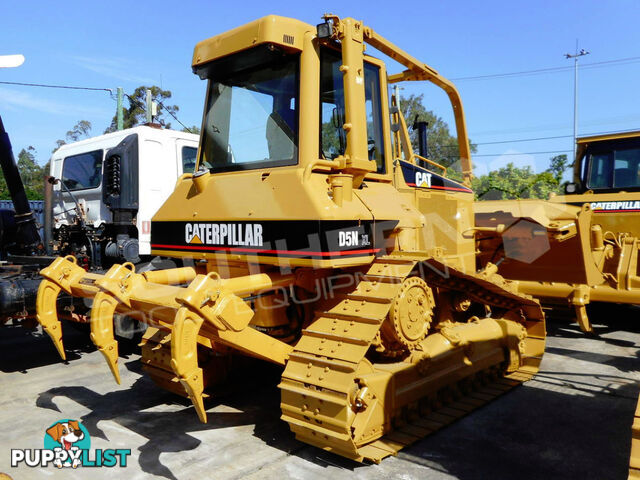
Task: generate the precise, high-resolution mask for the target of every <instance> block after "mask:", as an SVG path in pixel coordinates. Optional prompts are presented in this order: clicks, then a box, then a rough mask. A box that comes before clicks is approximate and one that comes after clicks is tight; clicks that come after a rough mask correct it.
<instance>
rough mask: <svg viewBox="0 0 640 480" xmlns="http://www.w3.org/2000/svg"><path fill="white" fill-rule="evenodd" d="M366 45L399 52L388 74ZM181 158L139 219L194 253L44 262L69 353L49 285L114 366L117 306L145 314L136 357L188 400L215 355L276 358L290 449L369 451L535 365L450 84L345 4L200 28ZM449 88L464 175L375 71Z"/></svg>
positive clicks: (536, 345)
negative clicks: (176, 174) (478, 209)
mask: <svg viewBox="0 0 640 480" xmlns="http://www.w3.org/2000/svg"><path fill="white" fill-rule="evenodd" d="M366 47H371V49H375V50H376V51H377V52H378V53H380V54H382V55H386V56H387V57H389V58H391V59H393V60H394V61H396V62H398V63H400V64H401V65H403V66H404V67H405V70H403V71H401V72H399V73H394V74H388V73H387V70H386V67H385V63H384V62H383V61H381V60H380V59H378V58H376V57H375V56H371V55H368V54H365V48H366ZM193 70H194V73H195V74H197V75H198V76H199V77H200V78H201V79H203V80H207V85H208V86H207V94H206V100H205V108H204V116H203V122H202V136H201V140H200V145H199V150H198V163H197V168H196V171H195V173H193V174H185V175H183V176H182V177H180V178H179V179H178V181H177V184H176V187H175V191H174V192H173V194H172V195H171V196H170V197H169V199H168V200H167V201H166V202H165V204H164V205H163V206H162V207H161V208H160V210H159V211H158V212H157V214H156V215H155V216H154V217H153V220H152V226H151V243H152V253H153V254H157V255H161V256H167V257H174V258H176V259H178V260H179V259H184V258H192V259H195V267H181V268H175V269H169V270H157V271H148V272H144V273H136V272H135V269H134V267H133V265H131V264H129V263H123V264H117V265H114V266H113V267H112V268H111V269H110V270H109V271H108V272H106V273H105V274H104V275H101V274H96V273H88V272H86V271H85V270H84V269H83V268H81V267H80V266H79V265H77V264H76V263H75V260H74V258H73V257H66V258H63V257H60V258H58V259H56V260H55V261H54V262H53V263H52V264H51V265H50V266H48V267H47V268H45V269H43V270H42V272H41V274H42V276H43V277H44V279H45V280H44V281H43V282H42V283H41V286H40V289H39V292H38V298H37V312H38V313H37V318H38V321H39V322H40V324H41V325H42V326H43V328H44V329H45V331H46V332H47V333H48V334H49V335H50V336H51V338H52V339H53V341H54V343H55V345H56V347H57V348H58V351H59V353H60V355H61V356H62V357H63V358H64V347H63V343H62V332H61V324H60V321H59V320H58V315H57V310H56V300H57V298H58V295H59V293H60V292H61V291H64V292H66V293H68V294H70V295H73V296H76V297H86V298H90V299H92V300H93V306H92V310H91V339H92V340H93V342H94V343H95V344H96V346H97V347H98V349H99V350H100V352H102V354H103V355H104V357H105V359H106V361H107V363H108V365H109V367H110V369H111V371H112V372H113V375H114V376H115V378H116V380H117V381H119V374H118V366H117V360H118V344H117V342H116V340H115V339H114V336H113V317H114V314H115V313H116V312H117V313H120V314H124V315H128V316H130V317H132V318H135V319H137V320H139V321H142V322H145V323H147V324H148V325H149V329H148V330H147V332H146V334H145V336H144V339H143V342H142V362H143V365H144V369H145V370H146V372H147V373H148V374H149V375H150V376H151V378H152V379H153V380H154V381H155V382H156V383H157V384H158V385H159V386H161V387H163V388H166V389H168V390H170V391H173V392H176V393H178V394H181V395H184V396H187V397H188V398H190V399H191V401H192V402H193V405H194V407H195V410H196V412H197V414H198V416H199V417H200V419H201V420H202V421H203V422H206V421H207V414H206V410H205V406H204V403H203V402H204V401H203V397H204V396H205V395H206V394H205V393H204V391H205V388H206V387H208V386H211V385H213V384H215V383H216V382H218V381H220V379H221V378H222V377H223V376H224V373H225V369H226V368H227V367H228V365H229V362H227V361H226V359H227V358H228V357H229V355H232V354H233V355H235V354H238V353H239V354H242V355H246V356H249V357H255V358H258V359H263V360H266V361H268V362H272V363H274V364H277V365H280V366H282V368H283V372H282V378H281V383H280V385H279V387H280V389H281V395H282V397H281V408H282V419H283V420H284V421H286V422H287V423H288V424H289V425H290V428H291V430H292V431H293V432H294V433H295V435H296V437H297V438H298V439H300V440H302V441H304V442H307V443H309V444H312V445H315V446H317V447H320V448H323V449H325V450H329V451H332V452H335V453H337V454H339V455H343V456H345V457H348V458H351V459H354V460H356V461H364V460H368V461H373V462H379V461H380V460H381V459H382V458H384V457H386V456H388V455H393V454H395V453H396V452H398V450H400V449H401V448H402V447H404V446H406V445H408V444H410V443H412V442H414V441H416V440H417V439H419V438H421V437H423V436H425V435H427V434H429V433H431V432H433V431H435V430H437V429H438V428H440V427H442V426H444V425H446V424H448V423H450V422H451V421H454V420H455V419H457V418H459V417H460V416H462V415H464V414H466V413H468V412H470V411H472V410H473V409H474V408H476V407H478V406H480V405H482V404H484V403H486V402H487V401H489V400H491V399H492V398H494V397H496V396H498V395H500V394H501V393H503V392H506V391H508V390H510V389H511V388H512V387H513V386H515V385H518V384H520V383H521V382H522V381H525V380H528V379H529V378H531V377H532V375H534V374H535V373H536V372H537V370H538V367H539V364H540V361H541V358H542V355H543V352H544V343H545V324H544V314H543V312H542V309H541V307H540V305H539V303H538V302H537V301H535V300H533V299H532V298H531V297H530V296H528V295H523V294H521V293H518V292H517V288H516V285H515V284H514V283H513V282H510V281H506V280H504V279H503V278H502V277H501V276H500V275H499V274H497V269H496V267H495V266H494V265H492V264H487V265H486V266H485V267H484V268H483V269H482V270H480V271H477V270H476V261H477V259H476V253H475V249H476V244H475V234H474V231H475V230H474V228H475V227H474V211H473V203H474V198H473V193H472V191H471V190H470V188H469V186H468V185H469V183H470V178H471V170H472V168H471V157H470V153H469V141H468V137H467V131H466V126H465V119H464V113H463V109H462V103H461V100H460V97H459V94H458V92H457V90H456V88H455V87H454V85H453V84H452V83H451V82H449V81H448V80H446V79H445V78H443V77H442V76H440V75H439V74H438V73H437V72H436V71H435V70H434V69H432V68H431V67H429V66H428V65H426V64H424V63H422V62H420V61H419V60H417V59H415V58H413V57H412V56H410V55H409V54H407V53H405V52H404V51H403V50H401V49H400V48H398V47H396V46H395V45H393V44H392V43H391V42H389V41H388V40H386V39H385V38H383V37H381V36H380V35H379V34H377V33H376V32H375V31H374V30H372V29H371V28H370V27H368V26H366V25H364V24H363V23H362V22H360V21H357V20H354V19H352V18H339V17H337V16H334V15H325V16H324V21H323V22H322V23H320V24H319V25H317V26H313V25H309V24H307V23H303V22H301V21H297V20H293V19H289V18H283V17H278V16H268V17H264V18H261V19H259V20H257V21H254V22H252V23H249V24H246V25H244V26H241V27H239V28H236V29H234V30H231V31H228V32H226V33H222V34H220V35H217V36H215V37H212V38H209V39H207V40H204V41H202V42H200V43H199V44H198V45H197V46H196V47H195V51H194V54H193ZM405 81H428V82H431V83H433V84H435V85H436V86H437V87H440V88H442V89H443V90H444V91H445V92H446V94H447V95H448V97H449V99H450V101H451V105H452V107H453V111H454V114H455V119H456V129H457V135H458V144H459V150H460V156H461V162H462V175H463V179H464V181H463V182H456V181H454V180H451V179H450V178H448V177H447V176H446V169H445V168H444V167H442V166H440V165H438V164H437V163H434V162H433V161H431V160H429V159H428V158H425V156H424V155H418V154H416V153H414V151H413V149H412V147H411V140H410V137H409V133H408V130H407V127H406V124H405V122H404V119H403V118H402V115H401V113H400V111H399V108H398V102H397V99H396V98H389V95H388V90H389V88H388V87H389V85H390V84H396V83H398V82H405Z"/></svg>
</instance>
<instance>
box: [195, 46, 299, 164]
mask: <svg viewBox="0 0 640 480" xmlns="http://www.w3.org/2000/svg"><path fill="white" fill-rule="evenodd" d="M299 58H300V56H299V55H291V54H283V53H282V52H279V51H278V50H277V49H276V48H274V47H271V48H269V47H268V46H261V47H255V48H252V49H250V50H247V51H244V52H240V53H237V54H234V55H230V56H228V57H223V58H221V59H219V60H215V61H213V62H211V63H209V64H206V65H204V66H203V67H199V68H198V69H196V73H198V74H199V75H200V77H201V78H206V79H208V80H209V84H208V92H207V106H206V111H205V120H204V126H203V132H202V135H203V136H202V149H201V158H200V163H199V164H200V165H201V166H204V167H205V168H208V169H209V170H210V171H212V172H219V171H231V170H247V169H255V168H267V167H278V166H284V165H295V164H296V163H297V162H298V103H299V102H298V84H299V82H298V78H299V73H298V72H299V63H300V62H299Z"/></svg>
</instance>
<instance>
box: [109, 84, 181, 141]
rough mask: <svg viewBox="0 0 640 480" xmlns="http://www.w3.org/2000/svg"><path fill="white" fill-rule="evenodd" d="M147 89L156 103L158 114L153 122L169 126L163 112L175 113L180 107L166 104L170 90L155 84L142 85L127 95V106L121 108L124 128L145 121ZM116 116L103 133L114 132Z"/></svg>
mask: <svg viewBox="0 0 640 480" xmlns="http://www.w3.org/2000/svg"><path fill="white" fill-rule="evenodd" d="M147 89H149V90H151V99H152V100H153V101H154V102H156V103H158V114H157V115H156V116H155V117H154V119H153V120H154V122H157V123H159V124H160V125H162V126H163V127H165V128H171V123H170V122H167V121H166V117H165V114H168V115H171V114H173V115H175V114H176V113H177V112H178V110H180V108H179V107H178V106H177V105H167V104H166V103H165V101H166V100H168V99H170V98H171V91H170V90H162V89H161V88H160V87H158V86H156V85H152V86H151V87H147V86H144V85H141V86H139V87H138V88H136V89H135V90H134V91H133V93H132V94H131V95H127V96H126V97H127V101H128V102H129V108H124V109H123V126H124V128H132V127H135V126H136V125H141V124H143V123H145V122H146V121H147V120H146V105H147V103H146V101H147V100H146V98H147ZM117 121H118V119H117V116H116V115H114V116H113V119H112V120H111V125H109V127H108V128H107V129H106V130H105V131H104V133H110V132H115V131H116V130H117V126H118V123H117Z"/></svg>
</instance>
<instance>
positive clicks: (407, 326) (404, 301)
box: [380, 277, 435, 351]
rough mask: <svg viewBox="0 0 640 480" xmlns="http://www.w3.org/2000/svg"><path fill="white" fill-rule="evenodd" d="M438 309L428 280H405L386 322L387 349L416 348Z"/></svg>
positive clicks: (383, 334) (416, 278) (384, 337)
mask: <svg viewBox="0 0 640 480" xmlns="http://www.w3.org/2000/svg"><path fill="white" fill-rule="evenodd" d="M434 308H435V300H434V297H433V292H432V291H431V288H429V286H428V285H427V284H426V282H425V281H424V280H423V279H421V278H420V277H409V278H407V279H405V280H404V281H403V282H402V287H401V288H400V291H399V292H398V294H397V295H396V297H395V298H394V300H393V303H392V305H391V310H390V311H389V315H388V317H387V318H386V320H385V321H384V323H383V324H382V329H381V332H380V333H381V337H382V343H383V345H384V346H385V350H387V351H398V350H403V351H411V350H413V349H414V348H415V347H416V345H418V344H419V343H420V342H421V341H422V340H423V339H424V338H425V337H426V336H427V333H428V332H429V328H430V327H431V322H432V320H433V310H434Z"/></svg>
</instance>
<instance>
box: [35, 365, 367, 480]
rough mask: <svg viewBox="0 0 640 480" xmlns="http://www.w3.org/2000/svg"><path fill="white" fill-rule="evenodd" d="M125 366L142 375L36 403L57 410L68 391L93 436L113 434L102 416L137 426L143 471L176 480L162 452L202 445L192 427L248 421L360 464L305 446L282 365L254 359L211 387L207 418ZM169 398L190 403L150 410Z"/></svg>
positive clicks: (329, 458) (270, 438)
mask: <svg viewBox="0 0 640 480" xmlns="http://www.w3.org/2000/svg"><path fill="white" fill-rule="evenodd" d="M125 366H126V368H127V369H129V370H130V371H133V372H135V373H140V374H142V375H143V376H141V377H139V378H138V379H136V381H135V382H134V384H133V385H132V386H131V388H128V389H125V390H117V391H112V392H109V393H106V394H99V393H96V392H94V391H93V390H91V389H89V388H86V387H82V386H68V387H56V388H52V389H49V390H47V391H45V392H41V393H40V394H39V396H38V399H37V401H36V406H37V407H39V408H47V409H51V410H55V411H58V407H57V406H56V404H55V402H54V400H55V398H56V397H67V398H70V399H73V400H74V401H76V402H78V403H79V404H81V405H83V406H84V407H86V408H88V409H90V410H91V413H89V414H87V415H85V416H83V417H81V418H80V419H79V420H81V421H82V423H83V425H84V426H85V427H86V428H87V429H88V430H89V433H90V434H91V436H92V437H99V438H103V439H106V440H109V439H108V438H107V435H106V433H105V432H104V431H103V430H102V429H100V427H98V422H100V421H103V420H111V421H114V422H116V423H118V424H119V425H121V426H123V427H125V428H127V429H129V430H130V431H132V432H135V433H136V434H138V435H140V436H142V437H144V438H146V439H147V441H146V443H145V444H144V445H143V446H142V447H140V448H139V453H140V456H139V465H140V468H141V469H142V471H144V472H145V473H147V474H152V475H157V476H159V477H164V478H168V479H172V480H174V479H177V477H176V476H175V475H174V473H173V472H172V471H171V469H170V468H169V467H167V466H166V465H164V464H162V463H161V462H160V455H161V454H162V453H167V452H184V451H188V450H193V449H195V448H197V447H198V446H199V445H200V444H201V441H200V440H199V439H197V438H195V437H194V436H192V435H191V433H194V432H199V431H205V430H210V429H217V428H229V427H234V426H243V425H255V427H254V435H255V436H256V437H257V438H259V439H261V440H262V441H264V442H265V443H266V444H267V445H269V446H271V447H274V448H277V449H279V450H281V451H283V452H284V453H286V454H287V455H289V454H292V455H297V454H302V456H303V457H304V458H306V459H307V460H309V461H312V462H315V463H317V464H318V465H322V466H328V465H334V466H335V465H338V466H341V467H343V468H351V469H353V468H354V467H355V466H357V465H359V464H357V463H355V462H351V461H349V460H346V459H343V458H341V457H338V456H337V455H333V454H330V453H327V452H323V451H321V450H317V449H313V450H314V452H313V454H308V455H307V454H304V453H303V452H302V450H304V449H311V447H308V446H307V445H306V444H303V443H301V442H298V441H297V440H295V438H294V436H293V434H292V433H291V432H290V431H289V427H288V426H287V424H286V423H285V422H282V421H281V420H280V391H279V390H278V387H277V385H278V383H279V380H280V374H281V369H280V368H278V367H276V366H273V365H269V364H265V363H264V362H260V361H255V363H251V364H247V366H246V367H243V368H246V371H243V372H242V373H237V374H236V375H234V378H232V379H230V380H229V381H228V382H226V383H224V384H223V385H220V386H219V387H216V388H215V389H212V390H209V391H208V393H209V394H210V395H211V396H210V397H209V398H208V399H207V400H206V401H205V407H206V408H207V410H209V415H208V423H206V424H203V423H201V422H200V421H199V420H198V417H197V415H196V413H195V411H194V410H193V408H189V407H190V406H191V402H190V401H189V400H187V399H184V398H182V397H179V396H177V395H173V394H171V393H169V392H166V391H164V390H162V389H160V388H159V387H157V386H156V385H155V384H154V383H153V381H151V380H150V379H149V378H148V377H147V376H146V375H144V373H143V372H142V367H141V364H140V362H138V361H129V362H127V363H125ZM167 404H174V405H175V404H178V405H182V406H184V407H185V408H184V409H182V410H179V411H172V412H166V411H158V412H153V411H148V410H149V409H153V407H157V406H162V405H167ZM123 405H126V408H123ZM217 405H223V406H225V407H232V408H233V409H236V410H238V411H239V412H237V413H236V412H211V411H210V410H211V409H212V408H214V407H216V406H217Z"/></svg>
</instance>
